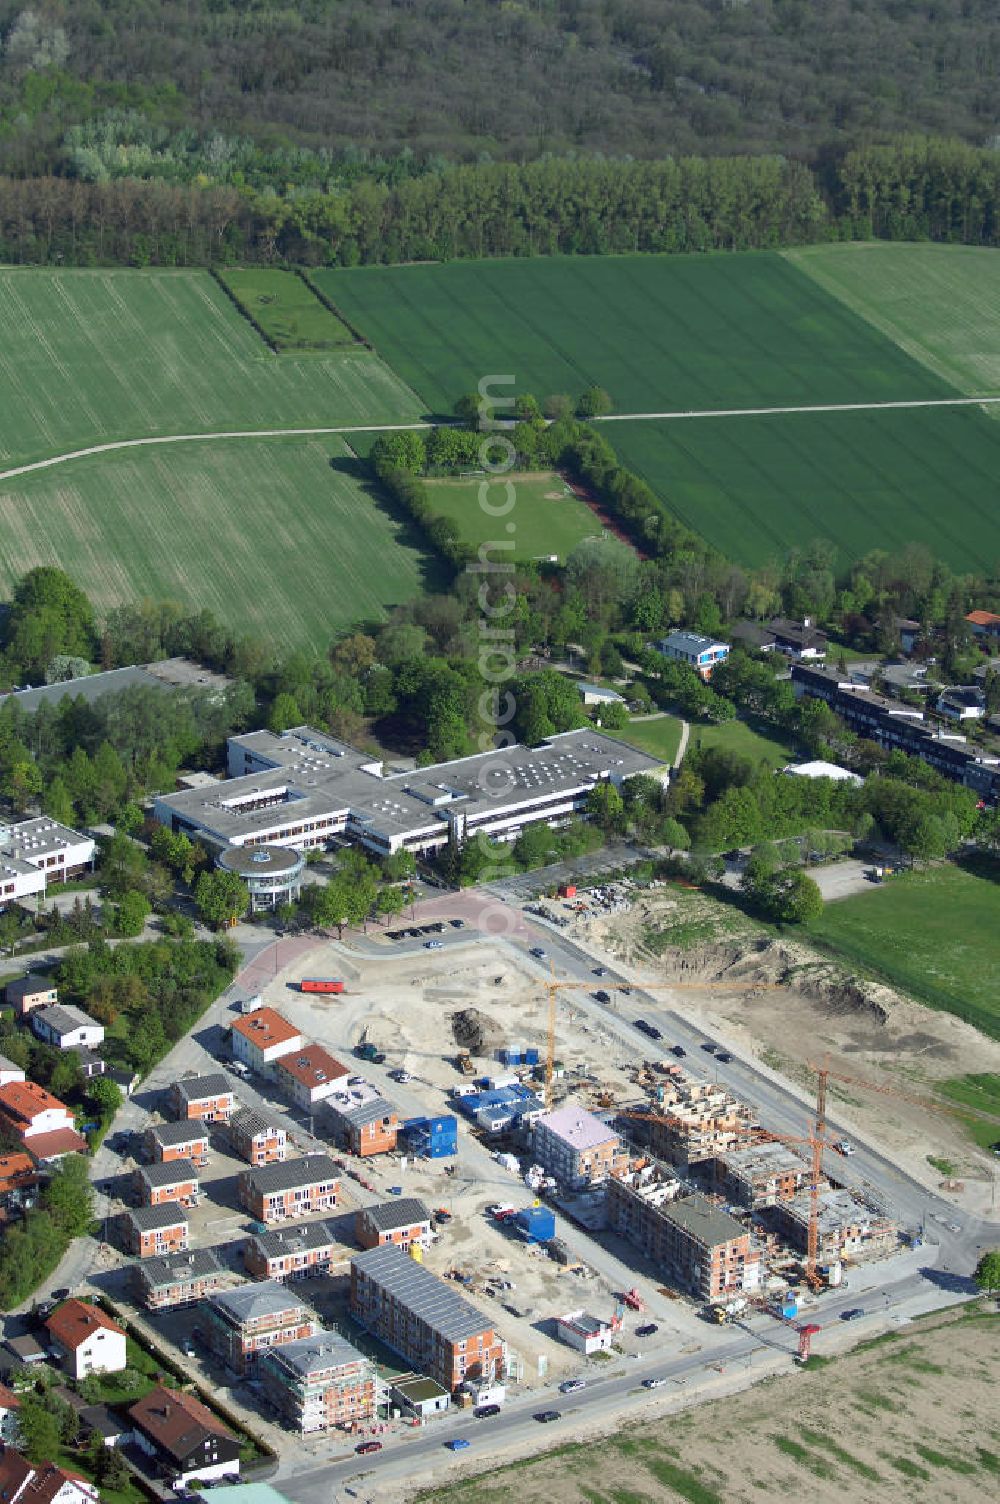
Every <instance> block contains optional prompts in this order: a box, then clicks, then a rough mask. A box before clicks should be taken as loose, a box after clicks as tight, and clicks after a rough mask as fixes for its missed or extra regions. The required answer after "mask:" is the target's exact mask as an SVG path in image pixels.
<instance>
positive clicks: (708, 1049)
mask: <svg viewBox="0 0 1000 1504" xmlns="http://www.w3.org/2000/svg"><path fill="white" fill-rule="evenodd" d="M701 1047H702V1049H703V1050H704V1051H705V1053H706V1054H708V1055H714V1054H715V1045H714V1044H713V1043H712V1041H711V1040H710V1039H705V1040H703V1041H702V1045H701Z"/></svg>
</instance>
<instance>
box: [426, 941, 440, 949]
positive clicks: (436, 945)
mask: <svg viewBox="0 0 1000 1504" xmlns="http://www.w3.org/2000/svg"><path fill="white" fill-rule="evenodd" d="M441 948H442V944H441V941H440V940H425V941H424V950H441Z"/></svg>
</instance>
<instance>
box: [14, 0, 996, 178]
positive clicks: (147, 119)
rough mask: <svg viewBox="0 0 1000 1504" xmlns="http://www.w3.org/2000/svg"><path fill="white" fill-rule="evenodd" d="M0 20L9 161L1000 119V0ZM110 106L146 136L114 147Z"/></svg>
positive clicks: (683, 145)
mask: <svg viewBox="0 0 1000 1504" xmlns="http://www.w3.org/2000/svg"><path fill="white" fill-rule="evenodd" d="M0 35H2V36H3V38H4V43H3V56H2V62H0V172H9V173H11V174H12V175H14V176H21V175H35V176H38V175H45V174H48V173H53V172H55V173H57V174H61V173H62V172H63V170H64V169H65V168H73V169H75V170H76V171H77V172H79V173H80V175H82V176H87V175H88V174H90V173H93V172H96V171H101V170H102V169H103V170H104V171H106V172H108V173H109V174H110V175H115V173H116V172H117V171H119V170H121V166H125V170H126V171H127V170H128V165H127V157H128V154H129V151H130V150H134V151H135V152H136V153H137V154H138V155H139V157H140V158H141V156H142V154H143V153H147V154H152V155H153V156H160V157H161V158H163V159H164V161H165V164H169V162H170V161H171V159H172V160H174V161H180V160H183V159H187V160H188V161H189V163H190V164H191V165H194V163H195V162H196V161H197V160H198V159H199V158H200V159H202V160H201V162H200V163H199V166H198V169H197V170H204V169H205V166H206V165H207V168H208V171H209V175H210V176H212V177H213V178H215V179H216V180H217V181H220V180H226V179H227V177H228V178H229V180H232V181H236V178H237V176H238V177H239V178H240V181H246V180H248V178H249V179H250V180H253V179H254V178H255V177H257V178H258V181H259V176H260V174H261V173H262V172H267V170H268V160H270V172H271V174H272V176H273V179H274V183H275V186H278V184H280V183H281V182H282V181H290V180H292V178H293V177H295V176H298V177H299V179H300V180H301V181H303V182H306V183H307V184H308V186H310V187H322V186H324V179H326V180H329V178H330V177H331V176H332V175H334V174H335V173H336V172H338V171H339V170H340V169H341V168H342V167H347V168H349V169H350V168H352V167H356V166H357V163H358V157H359V154H360V155H361V157H362V158H363V157H365V156H368V157H370V158H372V159H382V158H385V159H386V160H385V161H381V160H379V161H378V166H379V170H380V171H391V170H392V168H391V166H390V163H391V159H392V158H394V157H398V156H399V155H400V154H401V153H407V154H412V156H413V157H414V158H416V159H417V162H418V163H419V162H424V161H427V160H428V159H431V158H433V157H435V156H444V157H447V158H449V159H457V160H466V161H475V160H481V159H482V158H483V157H484V155H489V156H492V157H495V158H508V159H511V160H527V159H529V158H534V157H537V156H539V155H540V154H542V153H544V152H555V153H559V154H561V155H562V154H568V153H580V152H583V153H604V154H607V155H614V156H621V155H627V154H630V155H634V156H648V157H660V156H666V155H668V154H685V153H691V152H701V151H704V152H710V153H722V154H729V153H732V152H737V151H738V152H748V153H752V154H759V153H762V152H770V151H780V152H782V153H784V154H786V155H790V156H800V157H802V156H809V157H816V156H818V155H819V154H820V153H821V152H822V151H823V150H825V149H828V148H831V147H836V146H838V145H843V144H844V143H850V142H855V141H863V140H878V139H885V138H886V137H887V136H889V135H892V134H896V133H899V132H901V131H909V130H921V131H926V132H929V133H932V134H935V135H955V136H958V137H961V138H962V139H964V140H967V141H971V142H977V143H985V142H987V141H988V140H989V138H990V136H991V134H992V133H993V132H994V131H995V130H996V129H997V99H996V90H995V77H996V70H997V61H998V56H1000V14H998V12H997V7H996V5H995V4H994V3H992V0H828V3H827V4H824V5H822V6H819V5H807V4H806V3H805V0H746V3H735V4H734V3H731V0H671V3H670V4H669V5H665V4H664V3H663V0H503V3H496V0H296V3H295V4H290V3H288V0H34V3H32V0H0ZM122 110H125V111H129V112H134V113H135V114H136V115H137V117H138V119H139V122H140V124H142V126H143V128H144V129H145V131H146V138H145V139H143V140H140V139H139V138H136V140H135V141H134V142H128V143H123V144H124V146H125V148H126V150H125V153H124V156H125V159H126V160H125V161H124V162H123V163H121V164H116V161H115V157H116V151H115V146H116V145H117V143H114V142H113V141H112V142H111V143H110V145H108V144H106V133H105V131H104V124H105V119H106V116H107V115H108V113H109V112H113V111H122ZM80 127H83V129H82V130H81V129H80ZM247 138H249V140H250V141H251V142H252V143H253V147H252V149H250V150H247ZM283 154H284V156H285V162H286V166H285V170H284V172H282V155H283ZM297 154H301V155H297ZM136 175H137V176H144V175H145V173H144V172H141V171H140V172H138V173H136Z"/></svg>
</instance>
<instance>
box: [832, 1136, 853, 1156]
mask: <svg viewBox="0 0 1000 1504" xmlns="http://www.w3.org/2000/svg"><path fill="white" fill-rule="evenodd" d="M833 1147H834V1148H835V1149H836V1151H837V1153H838V1154H848V1155H850V1154H853V1153H854V1145H853V1144H852V1143H851V1141H850V1139H846V1138H839V1139H838V1140H837V1142H836V1143H835V1144H834V1146H833Z"/></svg>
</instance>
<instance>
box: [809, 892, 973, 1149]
mask: <svg viewBox="0 0 1000 1504" xmlns="http://www.w3.org/2000/svg"><path fill="white" fill-rule="evenodd" d="M998 914H1000V872H998V871H996V870H994V871H993V873H992V875H990V874H989V873H987V872H985V871H984V873H983V875H977V874H976V873H974V872H971V871H969V870H967V869H965V868H961V867H954V866H950V865H946V866H939V867H934V868H931V869H930V870H928V871H924V872H913V873H908V874H907V875H906V876H903V877H894V878H892V879H891V881H889V882H887V883H885V884H884V885H883V886H882V887H880V888H877V889H876V890H875V891H874V892H872V893H863V894H860V895H858V896H857V897H855V898H844V899H841V900H840V902H839V903H834V904H827V906H826V908H825V909H824V911H823V917H822V918H821V919H818V920H817V921H816V923H815V924H813V925H810V927H809V928H810V934H811V936H812V938H814V939H815V940H817V941H819V942H821V943H822V945H823V947H824V949H827V950H831V951H833V952H835V953H836V954H837V955H839V956H841V957H843V959H844V960H846V961H848V962H850V963H851V964H852V965H855V966H861V967H863V968H866V969H868V970H870V971H872V972H874V973H876V974H877V975H879V976H881V977H882V978H884V980H886V981H887V982H889V983H891V984H892V985H893V986H895V987H899V988H901V989H902V990H903V991H905V992H909V993H911V994H912V995H913V996H914V997H916V998H919V999H920V1000H921V1001H922V1002H925V1003H929V1004H930V1005H931V1006H932V1007H935V1008H940V1009H943V1010H944V1011H945V1012H948V1013H954V1014H956V1015H957V1016H958V1017H959V1018H964V1019H965V1020H966V1021H967V1022H968V1023H972V1024H975V1025H976V1027H977V1028H980V1029H982V1030H983V1032H984V1033H986V1034H990V1035H992V1036H993V1037H994V1038H1000V924H998V923H997V916H998ZM994 1136H995V1137H997V1138H1000V1132H998V1133H997V1134H995V1135H994Z"/></svg>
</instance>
